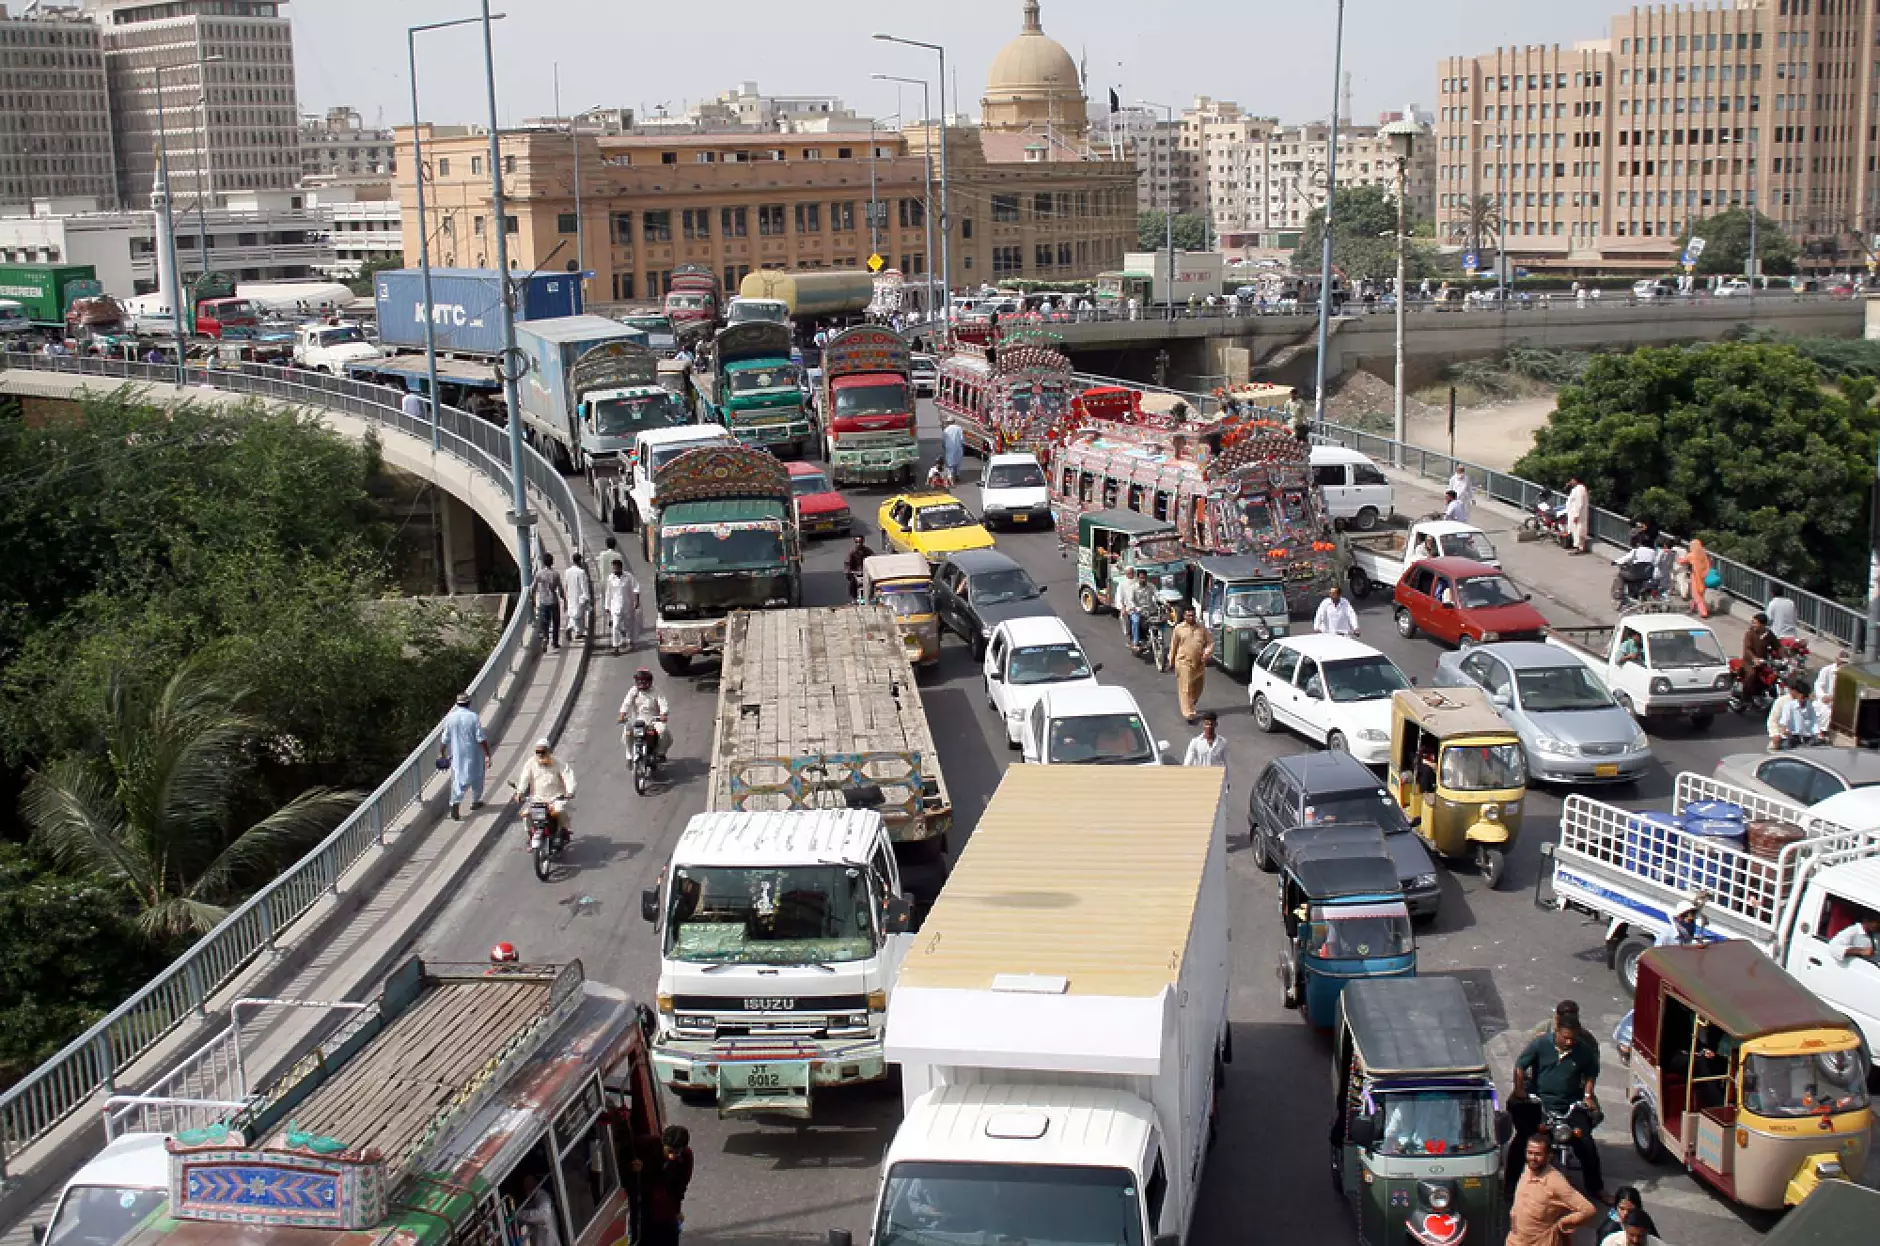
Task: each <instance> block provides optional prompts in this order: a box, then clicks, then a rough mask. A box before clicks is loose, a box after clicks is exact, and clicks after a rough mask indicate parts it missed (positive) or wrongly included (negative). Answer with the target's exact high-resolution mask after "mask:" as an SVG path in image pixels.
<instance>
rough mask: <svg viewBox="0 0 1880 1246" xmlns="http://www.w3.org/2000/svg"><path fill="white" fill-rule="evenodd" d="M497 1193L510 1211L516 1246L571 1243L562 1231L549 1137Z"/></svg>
mask: <svg viewBox="0 0 1880 1246" xmlns="http://www.w3.org/2000/svg"><path fill="white" fill-rule="evenodd" d="M497 1191H498V1192H499V1193H500V1194H501V1195H502V1198H503V1205H504V1206H506V1207H508V1208H509V1209H510V1211H509V1219H510V1222H511V1225H512V1226H513V1228H514V1230H515V1237H514V1243H515V1246H562V1243H564V1242H566V1241H567V1240H568V1237H567V1235H566V1234H565V1233H564V1232H563V1230H562V1224H561V1205H560V1203H559V1202H558V1201H557V1200H556V1198H555V1180H554V1172H553V1168H552V1166H551V1164H550V1162H549V1158H548V1138H547V1137H546V1136H544V1137H543V1138H542V1140H541V1141H540V1142H537V1143H536V1144H535V1145H534V1146H532V1147H530V1148H529V1152H528V1154H527V1155H524V1156H523V1157H522V1160H521V1162H520V1163H518V1164H517V1165H516V1167H515V1169H514V1170H513V1171H511V1172H510V1174H509V1175H508V1176H507V1177H505V1178H503V1181H502V1184H501V1185H499V1186H498V1187H497Z"/></svg>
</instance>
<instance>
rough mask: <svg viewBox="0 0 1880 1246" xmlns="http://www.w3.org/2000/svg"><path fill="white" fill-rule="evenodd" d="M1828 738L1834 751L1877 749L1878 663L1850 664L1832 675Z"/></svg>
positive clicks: (1879, 709)
mask: <svg viewBox="0 0 1880 1246" xmlns="http://www.w3.org/2000/svg"><path fill="white" fill-rule="evenodd" d="M1828 735H1829V743H1831V744H1833V745H1835V746H1836V747H1838V748H1875V747H1880V662H1859V663H1854V664H1851V665H1848V666H1843V667H1842V668H1841V669H1840V671H1838V672H1837V673H1836V674H1835V676H1834V704H1833V706H1832V707H1831V708H1830V710H1829V713H1828Z"/></svg>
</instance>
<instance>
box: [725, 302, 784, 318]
mask: <svg viewBox="0 0 1880 1246" xmlns="http://www.w3.org/2000/svg"><path fill="white" fill-rule="evenodd" d="M753 320H762V321H766V322H768V323H770V324H781V325H787V324H789V323H790V305H789V304H788V303H786V302H784V301H783V300H782V299H747V298H734V299H732V300H731V304H730V306H728V307H727V308H726V309H725V324H727V325H734V324H749V323H750V322H751V321H753Z"/></svg>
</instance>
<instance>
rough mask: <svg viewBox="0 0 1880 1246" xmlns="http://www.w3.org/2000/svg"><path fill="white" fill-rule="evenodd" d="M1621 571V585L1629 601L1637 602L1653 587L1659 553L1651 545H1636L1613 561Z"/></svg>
mask: <svg viewBox="0 0 1880 1246" xmlns="http://www.w3.org/2000/svg"><path fill="white" fill-rule="evenodd" d="M1612 565H1613V566H1615V567H1617V568H1618V569H1619V583H1620V586H1621V588H1622V590H1623V592H1624V594H1625V599H1626V600H1627V601H1637V600H1638V599H1639V598H1641V597H1643V596H1645V594H1646V593H1647V592H1648V591H1649V590H1650V588H1651V586H1652V579H1653V577H1654V575H1655V573H1656V571H1657V568H1658V551H1656V550H1655V549H1653V548H1652V547H1651V546H1650V545H1634V546H1632V548H1631V549H1629V550H1627V551H1626V552H1625V553H1623V554H1621V555H1619V556H1618V557H1617V558H1615V559H1613V560H1612Z"/></svg>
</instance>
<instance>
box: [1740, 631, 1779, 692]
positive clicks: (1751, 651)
mask: <svg viewBox="0 0 1880 1246" xmlns="http://www.w3.org/2000/svg"><path fill="white" fill-rule="evenodd" d="M1775 648H1776V634H1775V630H1774V629H1773V628H1771V627H1770V626H1769V616H1768V615H1766V614H1764V613H1762V612H1761V611H1760V610H1759V611H1757V612H1756V617H1755V618H1754V619H1753V620H1751V622H1750V625H1749V630H1748V631H1747V632H1744V633H1743V660H1742V662H1741V663H1739V664H1738V666H1737V676H1738V679H1739V680H1740V681H1741V683H1742V685H1743V699H1744V700H1745V701H1747V700H1749V698H1750V695H1751V693H1753V692H1754V691H1755V689H1756V685H1757V682H1758V681H1759V680H1760V679H1761V677H1762V673H1763V668H1764V667H1766V666H1768V665H1769V655H1770V654H1771V653H1774V652H1775Z"/></svg>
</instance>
